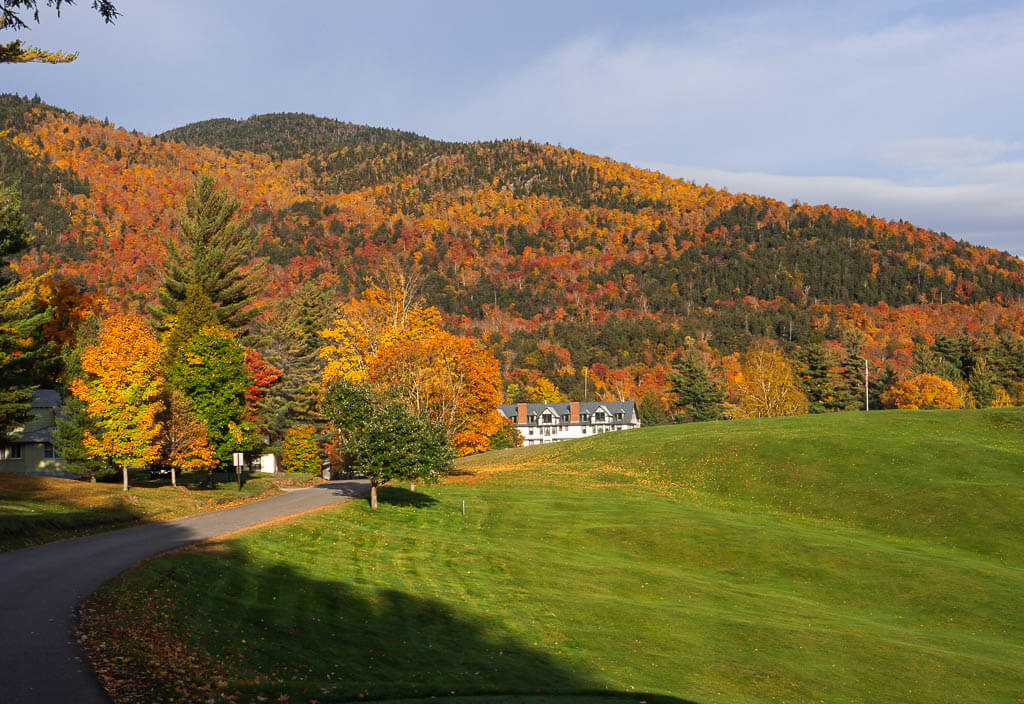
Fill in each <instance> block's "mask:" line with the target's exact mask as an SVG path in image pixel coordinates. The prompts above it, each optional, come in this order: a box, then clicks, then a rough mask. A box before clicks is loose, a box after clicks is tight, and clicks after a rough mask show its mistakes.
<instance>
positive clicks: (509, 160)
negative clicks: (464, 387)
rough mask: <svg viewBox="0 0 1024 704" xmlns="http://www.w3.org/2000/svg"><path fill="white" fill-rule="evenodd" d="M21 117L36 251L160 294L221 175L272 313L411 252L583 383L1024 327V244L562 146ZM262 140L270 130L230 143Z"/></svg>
mask: <svg viewBox="0 0 1024 704" xmlns="http://www.w3.org/2000/svg"><path fill="white" fill-rule="evenodd" d="M282 124H283V125H285V127H286V128H282V127H280V126H281V125H282ZM311 124H312V125H314V128H313V129H310V125H311ZM186 128H188V129H186ZM0 131H3V137H2V139H0V150H2V154H3V155H4V165H3V168H0V179H4V180H10V179H11V178H12V177H14V178H18V179H20V180H21V182H22V187H23V191H25V192H26V193H28V195H27V196H26V198H25V201H26V211H27V212H28V213H29V215H30V220H32V221H33V223H34V227H35V230H36V236H37V247H36V249H35V250H34V251H33V252H32V253H30V254H29V255H27V256H26V257H24V258H23V259H22V261H21V262H19V263H18V266H19V268H21V269H23V270H25V271H27V272H30V273H43V272H51V271H58V272H60V274H61V275H62V276H64V277H66V278H69V279H71V280H72V281H75V282H77V283H78V285H79V286H81V287H82V288H83V289H86V290H94V291H97V292H101V293H103V294H105V295H107V296H108V297H110V298H113V299H116V300H120V301H122V303H123V304H124V305H136V304H138V305H142V304H144V303H145V302H147V301H149V300H151V299H152V297H153V295H154V293H155V290H156V288H157V287H158V286H159V283H160V280H161V274H160V272H161V266H162V261H163V250H164V244H163V243H164V242H165V241H166V240H167V239H168V238H171V239H173V238H174V237H176V229H175V226H174V221H175V218H176V217H177V212H178V211H179V209H180V204H181V202H182V198H183V196H184V193H185V191H186V190H187V189H188V187H189V184H190V183H191V181H192V180H193V179H194V178H195V176H196V175H197V174H199V173H203V172H206V173H211V174H213V175H214V176H215V177H216V178H217V179H218V180H219V181H220V182H221V184H222V185H223V186H224V187H226V188H228V189H229V190H230V191H231V192H232V193H233V194H234V195H235V196H236V197H237V198H238V199H239V201H240V203H241V206H242V213H243V215H244V217H245V219H246V221H247V224H248V225H249V226H250V227H252V228H253V229H254V230H255V231H256V233H257V237H258V243H259V244H258V251H257V254H258V255H259V256H262V257H265V258H266V259H268V260H269V262H270V265H271V266H270V267H269V268H268V278H267V281H266V289H265V291H264V293H263V299H264V302H265V305H266V306H267V307H268V310H270V309H271V308H274V307H275V306H277V305H278V304H279V303H280V302H282V301H287V300H288V299H289V298H290V297H291V296H293V295H294V293H295V292H296V291H297V289H298V288H299V287H300V286H301V285H302V284H303V283H304V282H311V283H313V284H314V285H315V286H316V287H317V288H319V289H320V290H321V291H323V293H324V295H325V297H326V301H327V305H328V307H330V306H331V305H333V304H335V303H337V302H338V301H341V300H344V299H345V298H347V297H348V296H350V295H352V294H354V293H358V292H359V291H360V290H362V288H363V287H365V285H366V278H367V277H368V276H372V275H374V272H377V271H380V270H381V268H382V267H386V266H392V265H393V264H394V263H395V262H398V263H399V264H400V265H402V266H403V267H405V268H406V270H407V271H408V272H409V273H410V274H411V275H412V276H413V277H414V278H416V279H418V280H419V281H420V291H421V293H422V294H423V295H424V297H425V299H426V301H427V302H428V303H429V304H431V305H435V306H437V307H438V308H439V309H441V311H442V312H443V313H444V314H445V315H446V320H447V324H448V325H449V326H451V327H454V328H460V329H463V330H466V331H469V332H472V333H473V334H476V335H479V336H481V337H482V338H484V339H485V340H486V341H487V342H488V344H490V345H491V346H492V348H493V349H495V351H496V353H497V354H498V355H499V359H501V360H503V362H504V363H503V367H504V371H505V373H506V378H507V379H509V380H512V379H523V380H529V379H530V378H531V377H535V376H536V374H537V373H543V374H546V375H548V376H550V377H552V378H556V379H557V380H558V381H559V385H560V386H561V387H562V388H564V389H566V390H573V389H576V388H577V387H580V388H582V386H583V380H582V379H581V378H580V374H579V371H580V369H581V368H582V367H584V366H587V367H590V366H592V365H594V364H601V365H605V366H606V367H608V368H618V369H626V368H632V369H633V372H630V373H631V374H632V375H633V377H634V380H635V382H636V384H637V385H638V386H642V385H643V382H642V381H641V380H642V379H643V378H653V379H661V380H662V381H661V382H658V383H662V382H663V381H664V379H665V378H666V375H667V373H668V372H669V370H670V367H671V364H672V363H673V360H674V359H676V358H678V356H679V355H680V354H681V353H682V350H683V349H684V348H685V347H686V346H687V345H691V346H692V344H694V343H693V342H692V341H694V340H696V341H703V342H702V343H701V344H704V345H707V346H709V347H713V348H714V349H715V350H716V351H717V353H718V354H724V355H728V354H732V353H736V352H741V351H743V350H744V349H746V348H747V347H748V346H749V345H750V344H751V343H752V341H754V340H756V339H757V338H760V337H769V338H772V339H774V340H775V341H776V342H777V343H778V344H781V345H783V346H785V347H786V348H787V349H791V348H792V349H796V348H798V347H800V346H805V345H809V344H817V343H819V342H822V341H825V342H830V341H831V342H830V344H831V343H834V346H835V348H836V352H835V354H836V355H837V356H839V357H842V356H844V355H845V356H849V355H852V354H859V355H862V356H867V357H869V358H870V359H871V360H872V361H873V362H875V363H876V364H879V365H885V364H891V365H893V367H894V368H895V369H896V371H897V372H902V371H903V370H906V369H908V368H909V366H910V364H911V362H912V355H909V354H908V353H907V350H912V349H913V348H914V345H915V344H917V343H915V342H914V340H915V339H916V340H923V341H924V342H925V343H927V344H931V341H933V340H934V339H935V336H936V334H942V335H950V336H954V337H955V336H957V335H961V334H965V333H964V331H965V329H966V328H970V327H977V329H979V330H987V331H989V333H991V335H999V334H1002V332H1004V331H1011V332H1013V333H1014V334H1017V333H1018V331H1019V330H1021V329H1022V328H1024V322H1022V321H1024V315H1021V314H1020V311H1019V310H1018V306H1019V301H1021V300H1024V262H1022V261H1021V260H1020V259H1018V258H1016V257H1014V256H1012V255H1010V254H1008V253H1005V252H999V251H997V250H994V249H991V248H987V247H981V246H976V245H971V244H969V243H966V242H963V241H957V240H955V239H953V238H952V237H949V236H948V235H944V234H938V233H935V232H933V231H930V230H925V229H922V228H918V227H915V226H914V225H912V224H910V223H906V222H894V221H888V220H885V219H882V218H875V217H869V216H867V215H865V214H863V213H859V212H857V211H852V210H848V209H843V208H835V207H831V206H810V205H807V204H802V203H796V204H790V205H787V204H785V203H782V202H780V201H777V200H774V199H771V198H766V197H763V196H757V195H752V194H733V193H729V192H727V191H724V190H721V189H716V188H711V187H709V186H706V185H705V186H699V185H697V184H695V183H693V182H688V181H685V180H683V179H672V178H669V177H667V176H665V175H663V174H660V173H658V172H654V171H649V170H644V169H638V168H635V167H632V166H630V165H629V164H625V163H622V162H617V161H614V160H611V159H606V158H602V157H596V156H593V155H588V154H584V153H582V152H579V151H577V150H573V149H566V148H561V147H556V146H552V145H548V144H539V143H535V142H529V141H523V140H500V141H492V142H467V143H459V142H442V141H439V140H432V139H430V138H427V137H421V136H419V135H416V134H414V133H411V132H403V131H400V130H388V129H386V128H364V127H360V126H355V125H352V124H351V123H344V122H341V121H337V120H331V119H330V118H317V117H315V116H309V115H304V114H301V113H277V114H270V115H265V116H254V117H253V118H250V119H249V120H224V119H218V120H212V121H204V122H201V123H193V125H192V126H191V127H190V126H184V127H183V128H179V131H174V130H172V131H171V133H170V134H171V135H172V136H173V137H174V138H173V139H163V138H161V137H159V136H157V137H150V136H147V135H143V134H139V133H134V132H130V131H128V130H125V129H121V128H114V127H112V126H110V125H109V124H104V123H103V122H99V121H97V120H93V119H91V118H86V117H82V116H77V115H74V114H72V113H68V112H66V111H61V110H59V109H55V108H50V107H48V106H45V105H43V104H40V103H35V102H33V101H29V100H26V99H22V98H17V97H15V96H5V97H3V98H0ZM167 134H169V133H165V135H167ZM339 139H340V140H341V141H338V140H339ZM346 140H347V141H346ZM193 142H196V143H193ZM242 143H251V144H254V145H256V146H259V147H260V148H261V149H262V150H263V151H262V152H254V151H246V150H237V149H231V145H238V144H242ZM309 145H313V147H315V149H314V151H303V150H304V149H306V147H307V146H309ZM318 150H319V151H318ZM276 154H282V155H284V154H292V155H294V156H288V157H287V158H277V157H276V156H275V155H276ZM893 307H895V308H896V309H897V310H901V309H904V308H905V309H907V310H912V311H913V314H912V315H909V314H908V316H909V318H911V319H912V320H911V321H910V322H908V320H907V318H908V316H903V317H899V316H895V315H894V314H893V313H892V309H893ZM935 311H938V312H935ZM901 315H902V314H901ZM687 340H691V342H687ZM652 375H653V376H652ZM652 383H653V382H652Z"/></svg>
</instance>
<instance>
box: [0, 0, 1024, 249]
mask: <svg viewBox="0 0 1024 704" xmlns="http://www.w3.org/2000/svg"><path fill="white" fill-rule="evenodd" d="M116 4H117V5H118V8H119V9H120V10H121V12H122V13H123V16H122V17H121V18H120V19H119V20H118V22H117V24H116V25H114V26H108V25H104V24H103V23H102V22H101V20H100V19H99V17H98V16H97V15H96V14H95V13H94V12H92V11H91V10H89V8H88V0H79V4H78V5H76V6H74V7H70V8H65V10H64V11H63V16H62V17H61V18H60V19H57V18H56V16H55V14H54V13H53V11H52V10H46V9H44V10H43V11H42V12H41V19H42V22H41V23H40V24H39V25H33V26H32V29H31V31H29V32H21V33H19V34H18V35H13V34H12V33H10V32H4V33H3V34H2V35H0V39H4V40H6V39H7V38H8V37H11V36H18V37H19V38H23V39H25V40H26V41H27V42H28V43H31V44H35V45H38V46H42V47H44V48H63V49H68V50H77V51H79V52H80V53H81V57H80V58H79V60H78V61H76V62H75V63H73V64H70V65H65V66H43V65H38V66H36V65H22V66H3V67H0V90H3V91H5V92H18V93H22V94H27V95H33V94H36V93H38V94H39V95H40V96H41V97H42V98H43V99H44V100H46V101H47V102H49V103H52V104H54V105H58V106H61V107H64V108H67V109H70V110H74V111H76V112H82V113H85V114H89V115H93V116H96V117H100V118H102V117H109V118H110V120H112V121H113V122H115V123H116V124H118V125H121V126H124V127H127V128H135V129H138V130H140V131H144V132H148V133H158V132H160V131H163V130H165V129H169V128H171V127H175V126H179V125H182V124H185V123H188V122H192V121H196V120H203V119H207V118H211V117H224V116H228V117H248V116H249V115H253V114H257V113H263V112H282V111H299V112H310V113H314V114H318V115H324V116H328V117H334V118H338V119H342V120H348V121H352V122H357V123H365V124H372V125H382V126H388V127H398V128H402V129H408V130H411V131H414V132H418V133H421V134H426V135H429V136H431V137H437V138H442V139H453V140H470V139H490V138H501V137H524V138H528V139H534V140H538V141H545V142H552V143H556V144H562V145H564V146H572V147H576V148H578V149H581V150H584V151H587V152H591V153H595V154H600V155H603V156H609V157H612V158H615V159H619V160H623V161H628V162H630V163H632V164H635V165H638V166H643V167H648V168H655V169H658V170H660V171H663V172H664V173H667V174H669V175H671V176H674V177H679V178H685V179H688V180H693V181H696V182H698V183H710V184H711V185H714V186H721V187H727V188H729V189H730V190H734V191H748V192H754V193H762V194H766V195H770V196H774V197H776V198H780V199H782V200H785V201H787V202H788V201H791V200H793V199H797V200H801V201H805V202H809V203H831V204H834V205H840V206H844V207H850V208H856V209H859V210H863V211H865V212H868V213H871V214H875V215H880V216H883V217H888V218H892V219H904V220H910V221H912V222H914V223H916V224H919V225H922V226H924V227H929V228H932V229H935V230H938V231H945V232H948V233H949V234H951V235H953V236H955V237H958V238H964V239H968V240H970V241H972V242H976V243H981V244H987V245H990V246H994V247H997V248H999V249H1005V250H1008V251H1011V252H1013V253H1015V254H1018V255H1024V119H1022V116H1024V42H1022V41H1020V38H1021V37H1024V5H1022V4H1021V3H1019V2H990V3H980V2H976V3H964V2H901V1H900V0H889V1H887V2H877V1H875V0H864V1H862V2H858V3H820V2H780V3H772V4H767V3H758V2H749V3H741V2H733V3H690V2H682V1H677V2H639V1H637V2H631V3H625V2H621V0H619V1H618V2H572V1H568V0H565V1H559V2H553V1H551V0H548V2H533V1H517V2H515V3H509V2H505V3H485V2H483V1H475V2H474V1H456V0H452V1H444V0H432V1H430V2H427V1H426V0H424V1H422V2H413V1H412V0H409V1H408V2H398V1H388V0H375V1H374V2H372V3H367V2H351V3H349V2H323V1H322V0H321V1H319V2H311V1H305V0H296V1H293V2H290V3H287V4H282V3H266V2H261V1H260V0H250V1H249V2H239V1H235V0H217V1H216V2H210V1H209V0H206V1H205V2H202V1H194V0H175V1H174V2H166V1H162V2H157V1H156V0H137V1H135V2H130V1H129V0H119V1H117V2H116Z"/></svg>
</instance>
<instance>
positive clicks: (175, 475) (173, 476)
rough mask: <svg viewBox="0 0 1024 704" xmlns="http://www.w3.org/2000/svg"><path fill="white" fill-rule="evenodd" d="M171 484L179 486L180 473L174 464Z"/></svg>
mask: <svg viewBox="0 0 1024 704" xmlns="http://www.w3.org/2000/svg"><path fill="white" fill-rule="evenodd" d="M171 486H178V473H177V471H176V470H175V469H174V465H173V464H172V465H171Z"/></svg>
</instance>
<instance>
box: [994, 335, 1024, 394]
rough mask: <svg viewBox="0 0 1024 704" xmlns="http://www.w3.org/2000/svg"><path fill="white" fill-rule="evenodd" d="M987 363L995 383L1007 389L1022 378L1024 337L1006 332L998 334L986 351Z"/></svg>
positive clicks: (1010, 389) (1023, 369) (1009, 389)
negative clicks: (994, 341)
mask: <svg viewBox="0 0 1024 704" xmlns="http://www.w3.org/2000/svg"><path fill="white" fill-rule="evenodd" d="M988 365H989V368H990V369H991V370H992V373H993V374H994V375H995V381H996V384H997V385H999V386H1001V387H1003V388H1004V389H1006V390H1007V391H1010V392H1012V390H1013V388H1014V387H1015V386H1016V385H1017V384H1018V383H1020V382H1021V381H1022V380H1024V338H1021V337H1019V336H1018V335H1013V334H1010V333H1006V334H1003V335H1000V336H999V339H998V340H996V343H995V345H994V346H993V347H992V349H991V350H990V351H989V353H988Z"/></svg>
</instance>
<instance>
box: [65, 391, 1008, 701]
mask: <svg viewBox="0 0 1024 704" xmlns="http://www.w3.org/2000/svg"><path fill="white" fill-rule="evenodd" d="M460 466H461V468H462V469H464V470H467V471H472V472H475V473H476V474H475V475H474V476H465V477H461V478H456V479H455V480H454V481H450V482H449V483H447V484H444V485H442V486H437V487H430V488H429V489H428V490H427V492H425V493H417V494H411V493H410V492H408V491H406V490H403V489H400V488H394V489H391V490H389V491H388V492H387V493H385V495H384V499H385V501H386V502H387V501H388V500H390V501H391V502H392V503H390V504H389V503H385V505H383V506H382V508H381V510H380V511H379V512H378V513H376V514H373V513H371V512H370V511H369V510H368V509H366V508H365V507H364V506H361V505H359V506H349V507H346V508H342V509H338V510H333V511H330V512H326V513H323V514H320V515H316V516H311V517H308V518H303V519H300V520H298V521H295V522H292V523H289V524H285V525H281V526H278V527H274V528H271V529H268V530H262V531H257V532H252V533H249V534H245V535H242V536H239V537H237V538H235V539H233V540H230V541H228V542H226V543H223V544H219V545H216V546H211V547H207V548H203V549H197V550H192V551H188V552H185V553H182V554H179V555H176V556H173V557H168V558H164V559H159V560H156V561H154V562H152V563H150V564H149V565H147V566H146V567H145V568H143V569H140V570H137V571H135V572H133V573H131V574H130V575H129V576H128V577H127V578H125V579H122V580H120V581H118V582H115V583H113V584H112V585H110V586H109V587H108V588H106V589H105V590H104V591H103V592H101V594H100V595H99V597H98V600H97V601H96V602H95V603H94V604H93V605H92V606H91V607H90V608H89V609H87V610H86V612H85V619H84V622H85V627H86V630H87V632H88V637H89V641H88V642H89V643H90V647H91V648H92V650H93V653H94V656H95V660H94V662H96V663H97V665H98V667H99V668H100V670H101V671H103V672H104V674H105V676H106V677H107V678H108V682H110V683H112V684H114V686H116V687H118V688H119V690H118V691H119V692H120V693H121V695H122V696H123V697H124V698H125V699H126V700H127V699H131V698H132V696H133V695H132V692H135V696H137V698H138V700H140V701H142V700H147V699H151V700H154V701H155V700H156V698H155V695H154V692H156V691H160V692H163V693H164V694H166V695H167V696H169V697H171V698H173V697H174V696H175V694H174V686H175V683H176V682H177V681H178V680H179V679H181V681H182V682H184V684H182V685H179V686H180V687H181V688H182V691H187V692H190V693H191V695H194V694H195V690H196V689H197V688H199V687H200V686H203V683H207V682H211V683H212V685H211V687H212V688H213V690H214V691H215V692H216V690H218V689H219V690H220V691H221V692H224V691H227V692H230V691H235V692H238V693H240V695H241V698H242V700H246V699H247V698H249V697H255V696H256V695H257V694H259V693H262V694H264V695H267V696H271V695H272V696H274V697H276V696H277V695H279V694H281V693H282V692H286V693H289V694H291V695H292V701H305V700H306V699H309V698H317V699H319V700H320V701H331V700H339V699H347V698H354V697H356V696H357V695H359V694H362V695H364V696H368V697H403V696H418V695H423V694H438V695H440V694H449V693H452V692H455V693H457V694H459V695H464V694H471V693H484V692H534V691H541V692H545V693H553V692H570V691H587V690H601V689H608V690H610V691H617V692H625V693H629V692H641V691H647V692H657V693H660V694H663V695H668V696H672V697H679V698H683V699H685V700H693V701H697V702H768V701H771V702H777V701H800V702H811V701H828V702H844V701H848V702H860V701H906V702H942V701H949V700H950V698H951V697H953V698H955V699H956V700H957V701H965V702H967V701H978V702H993V701H996V702H998V701H1005V702H1016V701H1018V697H1019V696H1020V695H1021V693H1022V692H1024V665H1022V663H1024V645H1022V644H1024V618H1022V616H1021V614H1024V556H1022V551H1021V543H1022V539H1021V535H1022V532H1021V528H1022V525H1021V523H1022V518H1021V512H1020V506H1021V498H1022V495H1024V492H1022V488H1024V477H1022V469H1021V468H1022V466H1024V412H1022V411H1021V410H1020V409H1007V410H991V411H968V412H885V413H876V414H869V415H865V414H836V415H827V416H817V417H814V416H806V417H801V418H793V419H779V420H769V421H747V422H731V423H720V424H704V425H697V426H689V427H678V426H677V427H664V428H652V429H645V430H641V431H634V432H630V433H620V434H609V435H605V436H600V437H597V438H594V439H591V440H587V441H580V442H575V443H567V444H563V445H558V446H548V447H539V448H529V449H522V450H517V451H509V452H504V453H494V454H491V455H486V456H481V457H476V458H471V459H469V460H466V461H464V462H463V463H462V464H461V465H460ZM496 470H497V471H496ZM463 500H465V502H466V507H467V515H466V516H465V517H463V516H462V513H461V506H462V501H463ZM184 633H191V635H190V636H184V635H182V634H184ZM132 640H134V643H132V642H131V641H132ZM125 652H127V653H128V654H129V657H131V658H132V660H129V661H117V660H114V659H113V658H112V656H113V655H115V654H118V655H121V654H123V653H125ZM182 653H187V656H186V657H183V656H182ZM157 662H159V663H160V664H159V665H157V664H156V663H157ZM168 662H170V663H171V666H170V667H167V665H168ZM158 670H159V671H158ZM143 672H145V673H148V674H147V675H146V676H144V677H143V679H141V680H140V679H137V677H138V675H139V674H140V673H143ZM161 672H162V673H163V674H161ZM125 680H129V681H128V682H125ZM146 688H151V689H146ZM152 688H155V689H152ZM953 693H955V694H953Z"/></svg>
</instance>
